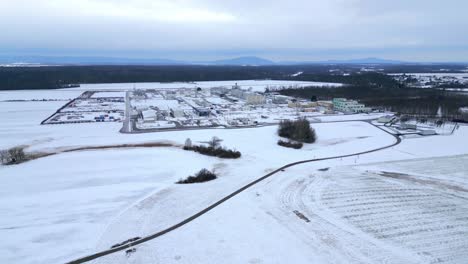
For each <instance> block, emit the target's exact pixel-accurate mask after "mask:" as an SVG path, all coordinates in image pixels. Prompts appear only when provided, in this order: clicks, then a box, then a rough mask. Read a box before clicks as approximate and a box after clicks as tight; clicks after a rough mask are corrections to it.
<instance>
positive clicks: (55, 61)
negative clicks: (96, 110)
mask: <svg viewBox="0 0 468 264" xmlns="http://www.w3.org/2000/svg"><path fill="white" fill-rule="evenodd" d="M0 64H1V65H9V64H13V65H14V64H24V65H36V66H37V65H233V66H265V65H301V64H408V62H404V61H398V60H386V59H380V58H364V59H352V60H327V61H280V62H274V61H271V60H268V59H264V58H260V57H255V56H246V57H237V58H232V59H225V60H215V61H179V60H171V59H159V58H154V59H152V58H149V59H145V58H114V57H92V56H87V57H72V56H61V57H55V56H0Z"/></svg>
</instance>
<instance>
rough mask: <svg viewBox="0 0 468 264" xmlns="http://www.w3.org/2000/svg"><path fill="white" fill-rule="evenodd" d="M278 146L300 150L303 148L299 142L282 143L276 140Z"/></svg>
mask: <svg viewBox="0 0 468 264" xmlns="http://www.w3.org/2000/svg"><path fill="white" fill-rule="evenodd" d="M278 145H280V146H283V147H287V148H293V149H300V148H302V146H303V144H302V143H301V142H292V141H283V140H281V139H280V140H278Z"/></svg>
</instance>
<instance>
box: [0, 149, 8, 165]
mask: <svg viewBox="0 0 468 264" xmlns="http://www.w3.org/2000/svg"><path fill="white" fill-rule="evenodd" d="M0 162H1V163H2V164H7V163H9V162H10V154H8V150H0Z"/></svg>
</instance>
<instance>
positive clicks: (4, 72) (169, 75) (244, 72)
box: [0, 64, 466, 90]
mask: <svg viewBox="0 0 468 264" xmlns="http://www.w3.org/2000/svg"><path fill="white" fill-rule="evenodd" d="M362 68H371V69H375V70H379V71H383V72H408V73H409V72H438V71H440V70H441V69H442V68H443V69H444V72H447V70H449V71H450V72H461V71H462V70H464V69H466V66H463V65H354V64H342V65H337V64H314V65H285V66H280V65H277V66H200V65H177V66H176V65H174V66H130V65H127V66H47V67H0V90H17V89H56V88H61V87H64V86H66V85H67V84H82V83H117V82H190V81H220V80H253V79H282V80H285V79H286V80H303V81H327V82H344V83H348V82H351V84H353V85H362V84H367V83H370V82H374V83H375V84H376V85H381V86H392V87H393V86H394V83H392V81H391V80H390V79H385V78H381V74H376V73H374V74H372V73H371V74H370V75H369V74H363V76H365V77H364V78H362V77H359V75H352V76H351V77H349V76H343V75H347V74H354V73H358V72H360V71H362ZM298 72H302V74H300V75H298V76H293V74H295V73H298ZM373 79H374V80H373ZM381 82H385V83H381Z"/></svg>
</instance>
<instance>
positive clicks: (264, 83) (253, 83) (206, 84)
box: [66, 80, 342, 92]
mask: <svg viewBox="0 0 468 264" xmlns="http://www.w3.org/2000/svg"><path fill="white" fill-rule="evenodd" d="M236 84H237V85H238V86H240V87H241V88H242V89H249V88H252V90H253V91H258V92H263V91H265V89H266V88H280V87H285V88H288V87H307V86H325V87H337V86H342V84H340V83H324V82H306V81H283V80H232V81H203V82H172V83H160V82H146V83H98V84H81V86H80V87H78V88H67V89H66V90H79V91H88V90H106V89H108V90H132V89H134V88H135V89H164V88H167V89H175V88H197V87H200V88H211V87H227V88H232V87H233V86H234V85H236Z"/></svg>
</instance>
